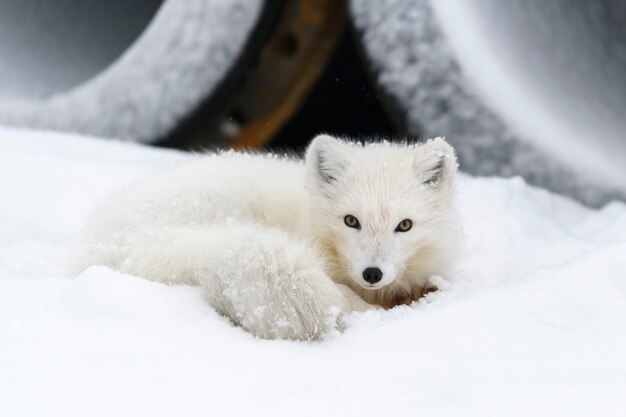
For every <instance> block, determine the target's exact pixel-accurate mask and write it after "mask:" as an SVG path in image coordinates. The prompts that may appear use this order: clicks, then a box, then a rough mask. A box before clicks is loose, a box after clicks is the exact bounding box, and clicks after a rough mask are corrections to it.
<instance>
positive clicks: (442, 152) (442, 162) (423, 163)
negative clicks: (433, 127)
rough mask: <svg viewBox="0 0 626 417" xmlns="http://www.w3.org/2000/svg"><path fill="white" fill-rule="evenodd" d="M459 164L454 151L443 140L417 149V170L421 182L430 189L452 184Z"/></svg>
mask: <svg viewBox="0 0 626 417" xmlns="http://www.w3.org/2000/svg"><path fill="white" fill-rule="evenodd" d="M457 167H458V164H457V161H456V155H455V153H454V149H453V148H452V146H450V145H449V144H448V143H447V142H446V141H445V140H444V139H443V138H435V139H429V140H428V141H427V142H426V143H425V144H423V145H419V146H418V147H417V154H416V157H415V169H416V171H417V175H418V178H419V180H420V182H421V183H422V184H424V185H427V186H430V187H438V186H439V185H441V184H444V183H446V184H449V183H452V181H453V179H454V175H455V173H456V170H457Z"/></svg>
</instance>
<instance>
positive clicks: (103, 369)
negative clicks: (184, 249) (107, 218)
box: [0, 129, 626, 417]
mask: <svg viewBox="0 0 626 417" xmlns="http://www.w3.org/2000/svg"><path fill="white" fill-rule="evenodd" d="M188 158H192V156H189V155H186V154H183V153H179V152H176V151H168V150H158V149H153V148H147V147H142V146H139V145H132V144H125V143H119V142H112V141H102V140H98V139H93V138H87V137H80V136H72V135H61V134H51V133H42V132H33V131H18V130H9V129H0V189H1V190H2V194H0V415H2V416H39V415H41V416H57V415H58V416H64V417H65V416H67V417H69V416H84V415H90V416H110V415H120V416H131V415H148V414H149V415H151V416H161V415H163V416H166V415H168V416H171V415H185V416H195V415H198V416H199V415H220V416H231V415H294V414H295V415H302V416H319V415H359V416H381V415H437V416H444V415H445V416H502V415H506V416H530V415H550V416H598V415H601V416H623V415H624V414H625V413H626V396H624V392H626V361H624V359H623V358H624V352H625V351H626V320H624V318H625V317H626V272H625V271H626V256H624V254H626V205H624V204H623V203H618V202H613V203H611V204H608V205H606V206H605V207H604V208H602V209H598V210H593V209H589V208H585V207H583V206H581V205H580V204H578V203H576V202H574V201H572V200H569V199H567V198H564V197H560V196H557V195H554V194H551V193H550V192H547V191H545V190H541V189H537V188H533V187H531V186H528V185H526V184H525V183H524V182H523V181H522V180H521V179H519V178H514V179H499V178H474V177H470V176H467V175H462V176H461V177H460V181H459V185H458V193H459V196H458V198H459V210H460V212H461V215H462V217H463V221H464V228H465V234H466V247H467V250H466V254H465V256H464V258H463V261H462V263H461V265H462V267H461V270H460V271H459V273H458V275H457V276H456V277H454V279H451V280H450V281H444V282H440V285H441V286H442V287H443V288H444V289H443V290H442V291H440V292H438V293H434V294H431V295H429V296H428V297H427V298H426V299H423V300H422V301H420V302H418V303H414V304H413V305H412V306H410V307H407V306H401V307H397V308H395V309H393V310H390V311H369V312H366V313H355V314H353V315H352V316H350V317H349V318H348V320H347V323H348V325H347V329H346V330H345V331H343V332H341V333H340V332H339V331H335V332H333V333H332V334H329V335H328V336H327V337H326V339H325V340H324V341H322V342H318V343H313V342H311V343H296V342H286V341H264V340H259V339H255V338H253V337H252V336H250V335H249V334H247V333H245V332H243V331H242V330H240V329H238V328H236V327H233V326H232V325H231V324H230V323H229V322H227V321H226V320H225V319H223V318H222V317H220V316H219V315H218V314H216V313H215V312H214V311H213V310H212V309H211V308H210V307H209V306H208V305H207V304H206V303H205V302H204V300H203V297H202V294H201V292H200V290H199V289H198V288H195V287H187V286H165V285H162V284H158V283H155V282H149V281H146V280H143V279H141V278H138V277H131V276H125V275H122V274H119V273H117V272H114V271H111V270H108V269H106V268H103V267H92V268H90V269H88V270H87V271H85V272H84V273H83V274H81V275H80V276H79V277H77V278H75V279H69V278H66V277H65V276H64V274H63V269H64V266H65V264H66V261H67V258H68V255H69V253H70V251H71V244H72V241H73V239H75V238H76V236H77V233H78V231H79V229H80V227H81V224H82V223H83V222H84V220H85V217H86V215H87V214H88V213H89V211H90V210H91V209H93V208H94V207H95V206H97V205H98V204H100V203H101V202H102V201H103V200H104V199H106V197H107V196H108V195H110V194H111V193H113V192H114V191H115V190H117V189H120V188H122V187H124V186H126V185H128V184H129V183H130V182H132V181H134V180H136V179H138V178H140V177H142V176H146V175H151V174H152V173H155V172H158V171H161V170H163V169H167V167H168V166H171V165H173V164H177V163H179V162H181V161H184V160H185V159H188Z"/></svg>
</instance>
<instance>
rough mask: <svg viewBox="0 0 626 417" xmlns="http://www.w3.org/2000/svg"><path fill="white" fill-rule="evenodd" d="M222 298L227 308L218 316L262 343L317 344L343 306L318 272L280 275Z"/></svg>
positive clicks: (231, 290)
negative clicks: (286, 341) (290, 341)
mask: <svg viewBox="0 0 626 417" xmlns="http://www.w3.org/2000/svg"><path fill="white" fill-rule="evenodd" d="M250 284H251V285H250ZM223 296H224V298H225V299H226V300H228V301H229V302H228V303H227V304H228V307H229V308H226V309H220V310H222V311H221V312H222V313H224V314H225V315H227V316H228V317H230V319H231V320H232V321H233V322H234V323H235V324H238V325H239V326H241V327H242V328H244V329H245V330H247V331H248V332H250V333H252V334H253V335H255V336H257V337H261V338H263V339H288V340H319V339H320V338H322V337H323V336H324V335H325V334H327V333H328V332H329V331H330V330H331V329H333V328H335V327H336V325H337V320H338V318H339V315H340V314H341V312H342V310H343V308H344V303H345V300H344V298H343V295H342V294H341V292H340V291H339V290H338V289H337V287H336V285H335V284H334V283H333V282H332V281H330V279H329V278H328V277H327V276H326V274H325V273H324V272H323V271H321V270H317V269H310V270H299V271H291V272H290V271H282V274H280V275H279V276H276V277H266V279H263V280H252V282H248V285H247V286H246V287H240V288H236V287H234V286H230V287H229V288H226V289H225V290H224V292H223Z"/></svg>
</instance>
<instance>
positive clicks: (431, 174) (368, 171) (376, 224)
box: [306, 135, 457, 305]
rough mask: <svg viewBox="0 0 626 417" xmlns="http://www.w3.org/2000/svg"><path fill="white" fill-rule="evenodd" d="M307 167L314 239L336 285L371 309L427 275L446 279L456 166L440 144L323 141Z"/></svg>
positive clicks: (310, 154)
mask: <svg viewBox="0 0 626 417" xmlns="http://www.w3.org/2000/svg"><path fill="white" fill-rule="evenodd" d="M306 167H307V187H308V193H309V196H310V200H311V201H310V209H311V213H310V219H311V223H310V225H309V226H310V228H311V234H312V235H313V237H314V238H316V239H317V241H318V242H319V243H320V246H321V247H322V249H323V250H324V252H325V256H326V259H327V261H328V263H329V265H328V269H329V273H330V274H331V276H332V278H333V279H335V280H336V281H337V282H340V283H343V284H346V285H348V286H350V287H351V288H352V289H353V290H355V291H356V292H357V293H358V294H359V295H361V296H362V297H363V298H364V299H365V300H366V301H368V302H371V303H377V304H381V305H394V301H393V300H396V299H401V298H402V297H405V296H406V295H407V294H411V292H412V291H414V289H415V287H419V286H423V285H424V284H426V282H427V281H428V279H429V278H430V276H432V275H447V274H448V273H449V271H450V268H451V265H452V261H453V259H451V258H453V257H454V254H453V253H452V251H453V248H454V246H455V243H456V240H457V236H456V233H455V232H456V230H457V229H456V221H455V220H456V217H455V215H454V210H453V207H452V200H453V199H452V197H453V183H454V177H455V174H456V170H457V162H456V158H455V155H454V150H453V149H452V147H451V146H450V145H448V144H447V143H446V142H445V141H444V140H443V139H441V138H437V139H433V140H429V141H428V142H426V143H421V144H420V143H415V144H408V143H397V144H394V143H387V142H383V143H371V144H365V145H361V144H358V143H351V142H345V141H341V140H338V139H335V138H333V137H331V136H328V135H320V136H318V137H316V138H315V139H314V140H313V141H312V142H311V144H310V145H309V148H308V150H307V153H306Z"/></svg>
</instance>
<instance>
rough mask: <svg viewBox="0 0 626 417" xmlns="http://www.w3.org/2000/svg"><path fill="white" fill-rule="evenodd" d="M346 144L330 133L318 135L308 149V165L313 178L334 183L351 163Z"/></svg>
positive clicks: (306, 158)
mask: <svg viewBox="0 0 626 417" xmlns="http://www.w3.org/2000/svg"><path fill="white" fill-rule="evenodd" d="M346 148H347V146H346V144H344V143H342V142H341V141H339V140H338V139H336V138H333V137H332V136H329V135H318V136H316V137H315V138H314V139H313V140H312V141H311V144H310V145H309V147H308V149H307V151H306V157H305V162H306V167H307V172H308V175H309V176H310V177H311V178H315V179H319V180H320V181H323V182H324V183H327V184H333V183H335V182H337V180H338V179H339V178H340V177H341V175H342V173H343V172H344V171H345V170H346V168H347V167H348V163H349V157H348V153H347V149H346Z"/></svg>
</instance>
